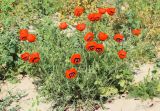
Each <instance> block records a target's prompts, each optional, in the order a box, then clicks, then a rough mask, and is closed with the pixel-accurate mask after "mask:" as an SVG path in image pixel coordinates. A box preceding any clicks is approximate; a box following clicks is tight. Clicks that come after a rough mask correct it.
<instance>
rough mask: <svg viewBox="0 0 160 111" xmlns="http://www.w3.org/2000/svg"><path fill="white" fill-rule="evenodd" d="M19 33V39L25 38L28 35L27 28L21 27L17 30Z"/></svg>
mask: <svg viewBox="0 0 160 111" xmlns="http://www.w3.org/2000/svg"><path fill="white" fill-rule="evenodd" d="M19 34H20V40H22V41H25V40H27V36H28V30H27V29H21V30H20V31H19Z"/></svg>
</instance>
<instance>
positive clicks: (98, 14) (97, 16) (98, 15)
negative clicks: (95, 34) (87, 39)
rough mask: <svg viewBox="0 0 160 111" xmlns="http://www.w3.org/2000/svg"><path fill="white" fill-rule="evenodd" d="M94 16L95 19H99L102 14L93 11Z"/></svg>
mask: <svg viewBox="0 0 160 111" xmlns="http://www.w3.org/2000/svg"><path fill="white" fill-rule="evenodd" d="M94 17H95V21H99V20H100V19H101V17H102V14H100V13H95V15H94Z"/></svg>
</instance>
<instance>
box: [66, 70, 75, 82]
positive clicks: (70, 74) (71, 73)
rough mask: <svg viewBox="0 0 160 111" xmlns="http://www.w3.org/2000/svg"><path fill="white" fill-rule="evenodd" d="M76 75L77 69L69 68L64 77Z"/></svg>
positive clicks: (69, 77) (70, 77)
mask: <svg viewBox="0 0 160 111" xmlns="http://www.w3.org/2000/svg"><path fill="white" fill-rule="evenodd" d="M76 76H77V70H76V69H75V68H71V69H69V70H66V78H67V79H73V78H75V77H76Z"/></svg>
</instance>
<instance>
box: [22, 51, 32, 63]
mask: <svg viewBox="0 0 160 111" xmlns="http://www.w3.org/2000/svg"><path fill="white" fill-rule="evenodd" d="M29 56H30V54H29V53H28V52H25V53H23V54H21V55H20V57H21V59H22V60H23V61H28V60H29Z"/></svg>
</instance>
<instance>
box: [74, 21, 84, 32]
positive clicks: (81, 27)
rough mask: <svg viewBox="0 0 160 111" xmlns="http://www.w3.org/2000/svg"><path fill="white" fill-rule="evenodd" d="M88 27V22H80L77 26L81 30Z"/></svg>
mask: <svg viewBox="0 0 160 111" xmlns="http://www.w3.org/2000/svg"><path fill="white" fill-rule="evenodd" d="M85 28H86V24H84V23H82V24H78V25H77V26H76V29H77V30H79V31H83V30H84V29H85Z"/></svg>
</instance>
